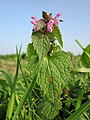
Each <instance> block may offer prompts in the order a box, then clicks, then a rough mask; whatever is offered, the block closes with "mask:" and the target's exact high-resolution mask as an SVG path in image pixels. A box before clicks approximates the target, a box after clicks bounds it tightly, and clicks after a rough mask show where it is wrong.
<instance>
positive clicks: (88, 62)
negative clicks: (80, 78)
mask: <svg viewBox="0 0 90 120" xmlns="http://www.w3.org/2000/svg"><path fill="white" fill-rule="evenodd" d="M81 61H82V64H83V65H84V66H85V67H87V68H90V44H89V45H88V46H87V47H86V48H85V49H84V51H83V54H82V56H81Z"/></svg>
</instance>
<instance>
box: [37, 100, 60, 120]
mask: <svg viewBox="0 0 90 120" xmlns="http://www.w3.org/2000/svg"><path fill="white" fill-rule="evenodd" d="M61 106H62V104H61V102H60V100H58V101H56V102H55V103H50V102H49V101H47V100H43V101H42V102H41V103H39V104H38V105H37V109H36V112H37V114H38V115H39V116H40V118H41V120H44V119H46V120H52V119H54V117H55V116H56V115H57V114H58V113H59V110H60V109H61Z"/></svg>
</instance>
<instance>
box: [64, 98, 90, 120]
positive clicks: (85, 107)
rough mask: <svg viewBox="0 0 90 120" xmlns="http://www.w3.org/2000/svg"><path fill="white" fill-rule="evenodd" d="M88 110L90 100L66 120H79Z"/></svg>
mask: <svg viewBox="0 0 90 120" xmlns="http://www.w3.org/2000/svg"><path fill="white" fill-rule="evenodd" d="M88 109H90V100H88V101H87V102H85V103H84V104H83V105H82V106H81V107H79V108H78V109H77V110H76V111H75V112H74V113H73V114H72V115H70V116H69V117H68V118H67V119H66V120H77V119H79V117H80V116H81V115H82V114H83V113H84V112H85V111H87V110H88Z"/></svg>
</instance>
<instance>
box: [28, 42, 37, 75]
mask: <svg viewBox="0 0 90 120" xmlns="http://www.w3.org/2000/svg"><path fill="white" fill-rule="evenodd" d="M27 59H28V65H29V70H30V75H34V74H35V73H36V69H35V67H36V65H37V62H38V55H37V53H36V50H34V47H33V44H32V43H31V44H28V46H27Z"/></svg>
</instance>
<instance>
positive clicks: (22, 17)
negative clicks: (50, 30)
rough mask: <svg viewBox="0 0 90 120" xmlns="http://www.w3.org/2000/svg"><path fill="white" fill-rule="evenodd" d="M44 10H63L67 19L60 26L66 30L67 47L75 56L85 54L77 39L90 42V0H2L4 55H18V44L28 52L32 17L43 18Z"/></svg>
mask: <svg viewBox="0 0 90 120" xmlns="http://www.w3.org/2000/svg"><path fill="white" fill-rule="evenodd" d="M42 11H46V12H48V13H52V15H53V17H54V16H55V15H56V14H57V13H58V12H61V13H62V16H61V18H60V19H62V20H63V21H64V22H62V23H60V25H59V28H60V31H61V33H62V39H63V42H64V48H63V49H64V50H65V51H66V52H68V51H70V52H72V53H73V54H75V55H78V54H82V50H81V48H80V47H79V46H78V44H77V43H76V42H75V39H78V40H79V42H80V43H81V44H82V45H83V47H86V46H87V45H88V44H90V0H0V54H15V53H16V46H17V47H18V48H19V47H20V45H21V44H22V52H26V48H27V45H28V43H29V42H31V33H32V28H33V25H32V24H31V20H32V19H31V16H36V17H37V18H39V19H40V18H42Z"/></svg>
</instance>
